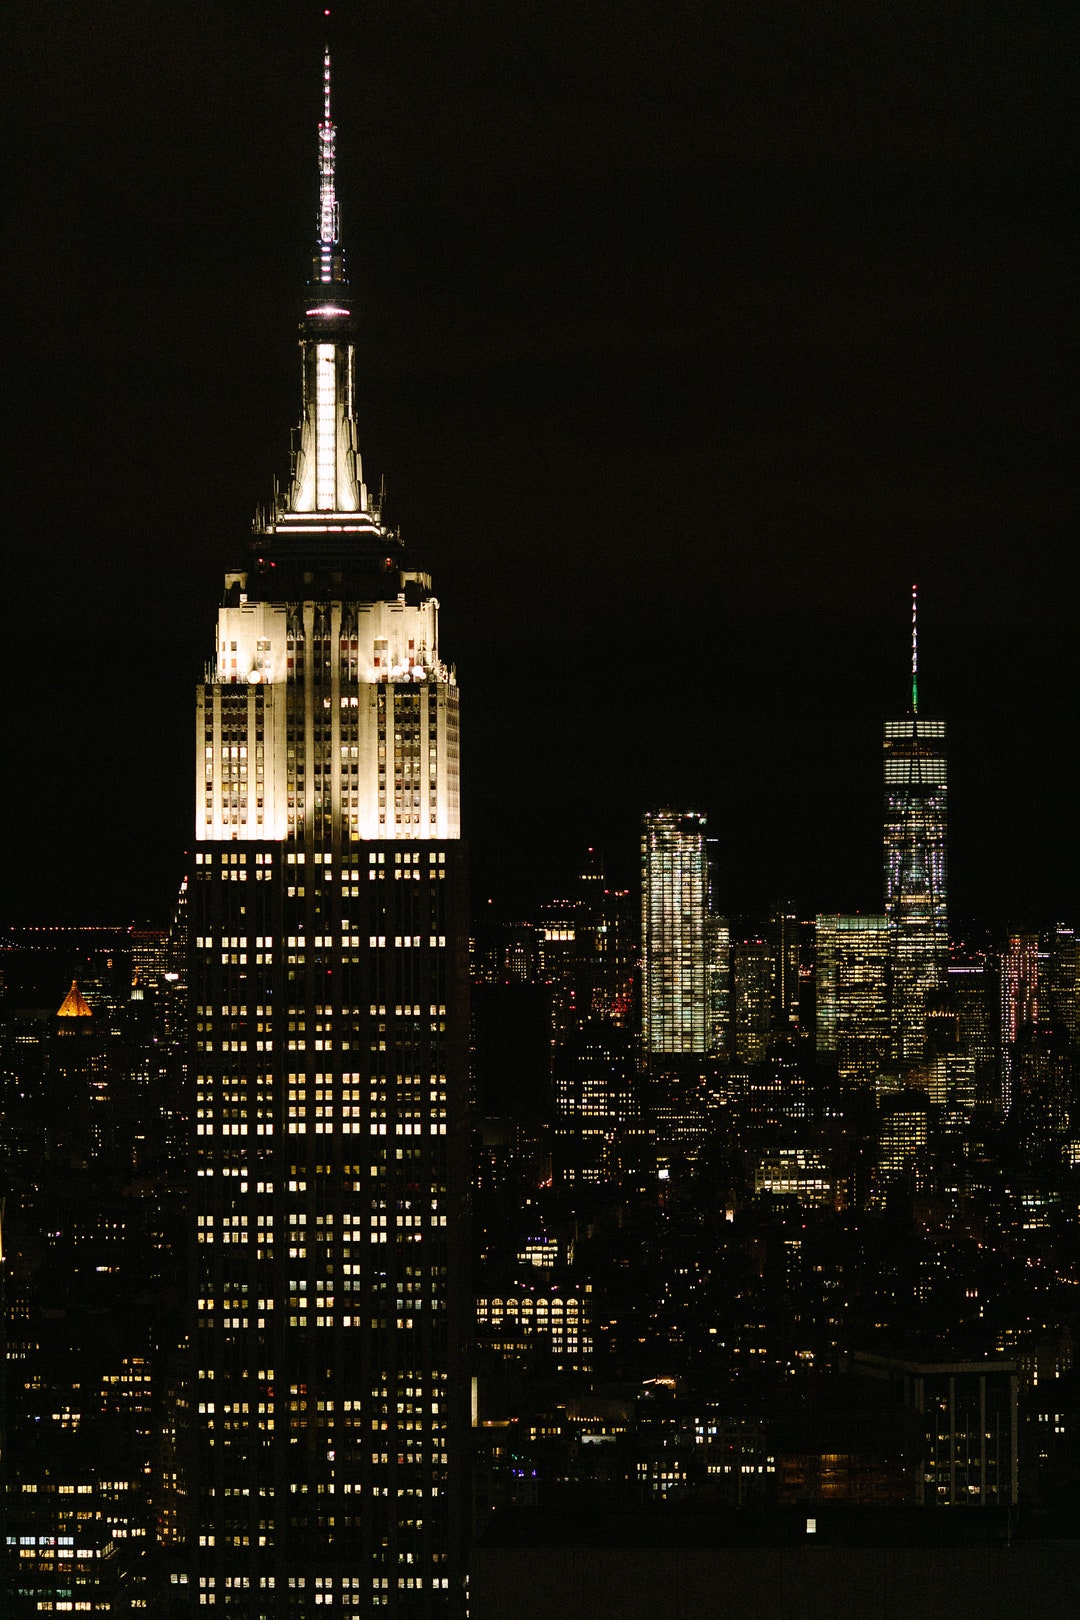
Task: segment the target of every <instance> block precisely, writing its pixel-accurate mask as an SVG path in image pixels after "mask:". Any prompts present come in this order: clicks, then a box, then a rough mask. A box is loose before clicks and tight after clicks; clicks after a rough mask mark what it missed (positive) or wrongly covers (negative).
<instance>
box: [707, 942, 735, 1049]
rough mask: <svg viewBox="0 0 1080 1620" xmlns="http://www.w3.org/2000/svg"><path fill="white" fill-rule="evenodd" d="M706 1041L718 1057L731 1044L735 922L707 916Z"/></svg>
mask: <svg viewBox="0 0 1080 1620" xmlns="http://www.w3.org/2000/svg"><path fill="white" fill-rule="evenodd" d="M705 1042H706V1048H707V1050H708V1051H709V1053H710V1054H711V1055H712V1056H714V1057H721V1056H723V1055H724V1054H726V1053H727V1052H728V1051H729V1049H730V1046H731V924H730V923H729V922H728V920H727V918H726V917H716V916H708V917H706V919H705Z"/></svg>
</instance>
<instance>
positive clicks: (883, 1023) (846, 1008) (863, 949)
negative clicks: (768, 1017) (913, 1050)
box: [814, 912, 889, 1085]
mask: <svg viewBox="0 0 1080 1620" xmlns="http://www.w3.org/2000/svg"><path fill="white" fill-rule="evenodd" d="M814 935H815V958H816V960H815V975H816V979H817V1050H818V1052H819V1053H821V1054H822V1056H826V1057H835V1058H836V1067H837V1076H838V1078H839V1080H840V1081H841V1083H842V1084H845V1085H861V1084H864V1083H869V1082H872V1081H873V1080H874V1079H875V1078H876V1076H877V1074H878V1072H879V1070H880V1069H881V1066H882V1063H883V1062H884V1060H885V1058H886V1056H887V1054H888V1048H889V1010H888V998H887V990H886V985H887V972H888V947H889V933H888V927H887V924H886V921H885V918H884V917H880V916H879V917H875V916H864V915H863V914H862V913H860V912H855V913H852V914H848V915H845V914H843V913H840V914H838V915H835V916H819V917H818V918H817V919H816V921H815V924H814Z"/></svg>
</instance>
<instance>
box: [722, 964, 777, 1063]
mask: <svg viewBox="0 0 1080 1620" xmlns="http://www.w3.org/2000/svg"><path fill="white" fill-rule="evenodd" d="M774 967H775V963H774V958H773V952H772V947H771V945H770V944H768V943H767V942H766V941H765V940H763V939H744V940H742V941H741V943H740V944H738V945H736V946H735V948H734V950H733V952H732V968H731V986H732V989H731V1008H732V1014H731V1031H732V1036H731V1039H732V1049H733V1052H734V1056H735V1061H736V1063H741V1064H751V1063H760V1062H761V1060H762V1059H763V1058H764V1056H765V1051H766V1048H767V1047H768V1044H769V1035H770V1032H771V1031H772V1029H773V1010H774V1006H775V996H776V989H775V981H774Z"/></svg>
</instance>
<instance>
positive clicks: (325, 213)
mask: <svg viewBox="0 0 1080 1620" xmlns="http://www.w3.org/2000/svg"><path fill="white" fill-rule="evenodd" d="M336 136H337V131H336V130H335V128H334V122H333V119H332V118H331V116H330V52H329V50H326V51H324V52H323V115H322V123H321V124H320V125H319V251H318V259H317V262H316V266H315V273H316V280H318V281H343V280H344V279H345V278H344V275H343V272H342V266H341V255H340V253H338V254H337V264H336V266H335V263H334V257H335V255H334V249H335V248H336V247H337V245H338V238H339V237H340V235H341V214H340V210H339V208H338V200H337V191H336V190H335V187H334V142H335V139H336Z"/></svg>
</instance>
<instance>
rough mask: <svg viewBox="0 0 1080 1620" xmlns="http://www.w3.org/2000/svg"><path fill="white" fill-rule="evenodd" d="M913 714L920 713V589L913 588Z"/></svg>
mask: <svg viewBox="0 0 1080 1620" xmlns="http://www.w3.org/2000/svg"><path fill="white" fill-rule="evenodd" d="M911 712H912V714H918V712H919V587H918V586H917V585H913V586H912V587H911Z"/></svg>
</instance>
